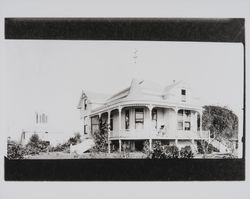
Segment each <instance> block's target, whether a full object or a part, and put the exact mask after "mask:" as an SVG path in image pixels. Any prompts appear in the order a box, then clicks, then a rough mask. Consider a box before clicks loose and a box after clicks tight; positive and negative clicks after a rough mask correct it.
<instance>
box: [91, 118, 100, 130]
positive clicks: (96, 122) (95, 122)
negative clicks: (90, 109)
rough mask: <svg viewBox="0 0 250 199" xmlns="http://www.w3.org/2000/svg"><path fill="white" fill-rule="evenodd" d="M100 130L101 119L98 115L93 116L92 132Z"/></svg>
mask: <svg viewBox="0 0 250 199" xmlns="http://www.w3.org/2000/svg"><path fill="white" fill-rule="evenodd" d="M97 130H99V119H98V116H97V117H92V118H91V132H92V133H93V132H95V131H97Z"/></svg>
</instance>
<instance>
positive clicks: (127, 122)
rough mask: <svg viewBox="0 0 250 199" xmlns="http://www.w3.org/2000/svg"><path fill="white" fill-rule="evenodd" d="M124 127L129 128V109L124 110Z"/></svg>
mask: <svg viewBox="0 0 250 199" xmlns="http://www.w3.org/2000/svg"><path fill="white" fill-rule="evenodd" d="M125 129H129V110H128V109H127V110H125Z"/></svg>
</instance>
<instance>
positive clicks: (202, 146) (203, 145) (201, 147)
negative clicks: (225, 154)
mask: <svg viewBox="0 0 250 199" xmlns="http://www.w3.org/2000/svg"><path fill="white" fill-rule="evenodd" d="M197 149H198V153H200V154H204V153H205V152H206V154H211V153H212V152H219V150H218V149H217V148H215V147H214V146H213V145H212V144H210V143H209V144H208V142H206V141H199V142H197Z"/></svg>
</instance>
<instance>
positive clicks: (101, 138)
mask: <svg viewBox="0 0 250 199" xmlns="http://www.w3.org/2000/svg"><path fill="white" fill-rule="evenodd" d="M108 130H109V126H108V124H107V123H106V122H103V121H102V120H101V119H100V121H99V130H97V131H95V132H93V133H92V137H93V139H94V142H95V147H94V150H95V151H98V152H107V151H108Z"/></svg>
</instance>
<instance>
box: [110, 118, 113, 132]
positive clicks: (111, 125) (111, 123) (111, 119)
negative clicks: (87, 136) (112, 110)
mask: <svg viewBox="0 0 250 199" xmlns="http://www.w3.org/2000/svg"><path fill="white" fill-rule="evenodd" d="M109 125H110V131H113V115H112V114H110V124H109Z"/></svg>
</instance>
